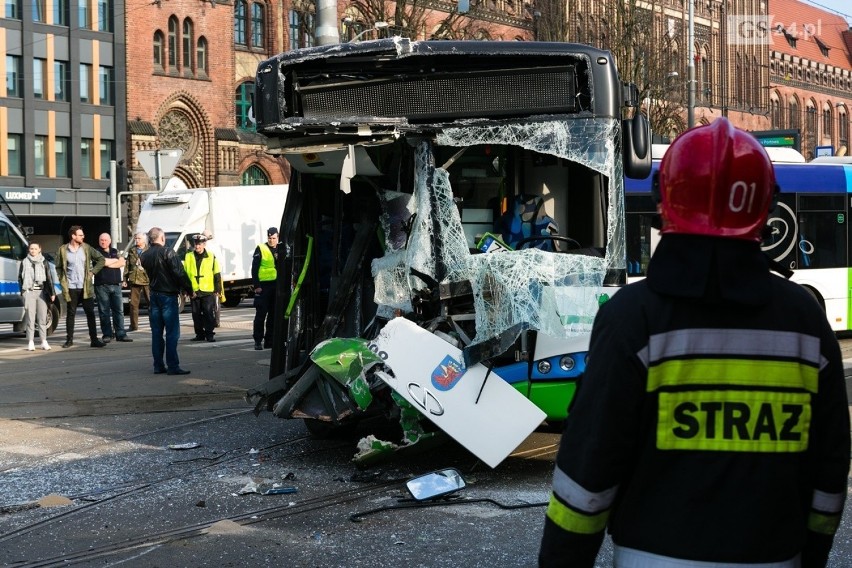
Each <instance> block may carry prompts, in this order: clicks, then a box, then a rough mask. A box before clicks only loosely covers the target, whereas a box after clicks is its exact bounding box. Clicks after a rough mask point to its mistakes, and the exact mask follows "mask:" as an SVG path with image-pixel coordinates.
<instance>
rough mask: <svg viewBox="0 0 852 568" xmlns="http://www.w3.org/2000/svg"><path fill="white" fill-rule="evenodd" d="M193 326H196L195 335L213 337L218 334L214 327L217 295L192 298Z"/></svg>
mask: <svg viewBox="0 0 852 568" xmlns="http://www.w3.org/2000/svg"><path fill="white" fill-rule="evenodd" d="M192 326H193V327H194V328H195V337H203V338H205V339H213V336H214V335H216V334H215V333H214V331H213V328H214V327H216V296H214V295H212V294H211V295H210V296H198V295H196V296H195V298H193V299H192Z"/></svg>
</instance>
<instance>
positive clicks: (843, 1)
mask: <svg viewBox="0 0 852 568" xmlns="http://www.w3.org/2000/svg"><path fill="white" fill-rule="evenodd" d="M802 1H803V2H804V3H805V4H810V5H811V6H816V7H817V8H828V9H829V10H834V11H835V12H840V13H841V14H843V15H845V16H846V21H847V22H849V25H850V26H852V2H850V1H849V0H813V1H809V0H802ZM769 11H770V12H771V11H772V0H770V2H769Z"/></svg>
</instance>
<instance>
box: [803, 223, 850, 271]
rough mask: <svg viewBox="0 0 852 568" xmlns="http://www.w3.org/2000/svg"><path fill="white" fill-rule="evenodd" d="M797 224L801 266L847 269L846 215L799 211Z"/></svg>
mask: <svg viewBox="0 0 852 568" xmlns="http://www.w3.org/2000/svg"><path fill="white" fill-rule="evenodd" d="M798 225H799V234H798V242H797V245H798V247H797V248H798V256H799V267H801V268H836V267H843V266H846V243H847V238H846V218H845V216H844V215H843V214H841V213H837V212H828V213H802V212H800V213H799V223H798Z"/></svg>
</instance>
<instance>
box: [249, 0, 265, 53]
mask: <svg viewBox="0 0 852 568" xmlns="http://www.w3.org/2000/svg"><path fill="white" fill-rule="evenodd" d="M263 30H264V15H263V4H261V3H260V2H255V3H253V4H252V5H251V46H252V47H257V48H262V47H263Z"/></svg>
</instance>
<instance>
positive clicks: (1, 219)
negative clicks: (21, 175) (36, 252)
mask: <svg viewBox="0 0 852 568" xmlns="http://www.w3.org/2000/svg"><path fill="white" fill-rule="evenodd" d="M28 247H29V243H27V239H26V238H25V237H24V235H23V234H22V233H21V231H20V230H18V228H17V227H16V226H15V224H14V223H13V222H12V220H11V219H9V217H7V216H6V214H5V213H3V212H2V211H0V324H4V323H10V324H12V326H13V329H14V331H16V332H23V331H24V298H23V296H21V287H20V285H19V284H18V269H19V267H20V264H21V260H23V259H24V258H25V257H26V256H27V252H28V251H27V249H28ZM51 270H52V271H53V277H54V282H56V283H57V293H56V301H55V302H54V303H53V304H51V305H50V306H49V309H48V310H47V334H48V335H51V334H52V333H53V332H54V330H56V326H57V325H58V324H59V316H60V314H61V310H60V306H61V301H60V298H61V297H62V291H61V290H59V289H58V286H59V282H58V279H57V278H56V271H55V267H54V266H53V263H52V262H51Z"/></svg>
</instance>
